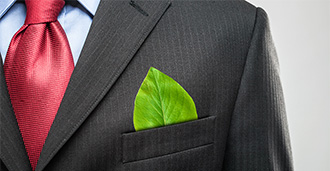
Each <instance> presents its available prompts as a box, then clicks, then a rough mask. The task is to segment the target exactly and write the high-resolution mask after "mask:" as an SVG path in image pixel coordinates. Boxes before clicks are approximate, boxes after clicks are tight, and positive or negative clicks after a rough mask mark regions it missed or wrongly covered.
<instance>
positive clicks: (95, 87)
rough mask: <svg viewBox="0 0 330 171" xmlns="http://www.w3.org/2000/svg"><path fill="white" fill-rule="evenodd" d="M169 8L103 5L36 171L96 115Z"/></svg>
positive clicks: (156, 3)
mask: <svg viewBox="0 0 330 171" xmlns="http://www.w3.org/2000/svg"><path fill="white" fill-rule="evenodd" d="M136 5H138V7H137V6H136ZM169 5H170V2H168V1H136V2H135V3H133V4H132V3H131V4H130V1H129V0H120V1H109V0H102V1H101V2H100V5H99V7H98V10H97V12H96V14H95V17H94V19H93V23H92V26H91V29H90V32H89V34H88V36H87V39H86V43H85V45H84V48H83V50H82V53H81V56H80V57H79V61H78V63H77V65H76V67H75V69H74V71H73V73H72V76H71V79H70V82H69V85H68V87H67V90H66V92H65V94H64V97H63V100H62V103H61V105H60V108H59V110H58V113H57V115H56V117H55V120H54V122H53V125H52V127H51V129H50V131H49V133H48V137H47V139H46V142H45V144H44V147H43V149H42V152H41V154H40V158H39V161H38V164H37V167H36V171H41V170H43V169H44V168H45V167H46V165H47V164H48V163H49V162H50V160H51V159H52V158H53V157H54V156H55V154H56V153H57V152H58V151H59V150H60V149H61V147H62V146H63V145H64V144H65V143H66V142H67V141H68V139H69V138H70V137H71V136H72V134H73V133H74V132H75V131H76V130H77V129H78V128H79V126H80V125H81V124H82V123H83V122H84V120H85V119H86V118H87V117H88V115H89V114H90V113H91V112H92V111H93V110H94V108H95V107H96V106H97V104H98V103H99V102H100V101H101V99H102V98H103V97H104V96H105V94H106V93H107V92H108V91H109V90H110V88H111V87H112V86H113V84H114V83H115V81H116V80H117V78H118V77H119V76H120V75H121V73H122V72H123V71H124V69H125V68H126V66H127V65H128V63H129V62H130V61H131V59H132V58H133V56H134V54H135V53H136V51H137V50H138V49H139V47H140V46H141V45H142V43H143V42H144V40H145V39H146V37H147V36H148V34H149V33H150V32H151V30H152V29H153V28H154V26H155V25H156V23H157V22H158V20H159V19H160V18H161V16H162V15H163V13H164V12H165V11H166V9H167V8H168V7H169ZM134 6H135V7H134ZM141 9H142V11H141ZM143 10H144V11H143Z"/></svg>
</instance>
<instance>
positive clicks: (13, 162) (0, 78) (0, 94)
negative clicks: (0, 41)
mask: <svg viewBox="0 0 330 171" xmlns="http://www.w3.org/2000/svg"><path fill="white" fill-rule="evenodd" d="M0 58H1V63H0V124H1V125H0V129H1V130H0V131H1V132H0V138H1V140H0V141H1V147H0V158H1V160H2V161H3V163H4V164H5V165H6V167H7V168H8V169H9V170H10V171H17V170H22V171H28V170H32V168H31V165H30V161H29V158H28V156H27V153H26V150H25V146H24V143H23V138H22V136H21V133H20V131H19V128H18V124H17V120H16V116H15V113H14V111H13V109H12V106H11V102H10V98H9V94H8V90H7V84H6V81H5V75H4V71H3V61H2V57H1V54H0Z"/></svg>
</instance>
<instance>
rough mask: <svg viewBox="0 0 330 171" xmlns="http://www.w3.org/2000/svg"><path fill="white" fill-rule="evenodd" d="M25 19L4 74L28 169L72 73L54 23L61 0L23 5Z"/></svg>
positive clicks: (69, 58) (60, 32) (27, 0)
mask: <svg viewBox="0 0 330 171" xmlns="http://www.w3.org/2000/svg"><path fill="white" fill-rule="evenodd" d="M25 3H26V7H27V14H26V19H25V23H24V25H23V26H22V28H21V29H20V30H19V31H18V32H17V33H16V34H15V35H14V37H13V38H12V40H11V43H10V46H9V49H8V52H7V56H6V60H5V64H4V73H5V77H6V82H7V86H8V91H9V95H10V99H11V102H12V106H13V109H14V112H15V115H16V119H17V122H18V126H19V129H20V131H21V134H22V137H23V141H24V144H25V148H26V151H27V154H28V156H29V159H30V162H31V166H32V169H33V170H35V167H36V165H37V161H38V159H39V156H40V152H41V149H42V147H43V145H44V142H45V139H46V137H47V134H48V131H49V129H50V127H51V125H52V123H53V120H54V118H55V115H56V113H57V110H58V108H59V105H60V103H61V100H62V98H63V95H64V92H65V89H66V87H67V85H68V82H69V80H70V76H71V73H72V71H73V69H74V64H73V58H72V54H71V50H70V47H69V43H68V40H67V37H66V35H65V32H64V30H63V28H62V27H61V25H60V23H59V22H58V21H57V17H58V15H59V13H60V11H61V10H62V8H63V6H64V4H65V2H64V0H39V1H38V0H25Z"/></svg>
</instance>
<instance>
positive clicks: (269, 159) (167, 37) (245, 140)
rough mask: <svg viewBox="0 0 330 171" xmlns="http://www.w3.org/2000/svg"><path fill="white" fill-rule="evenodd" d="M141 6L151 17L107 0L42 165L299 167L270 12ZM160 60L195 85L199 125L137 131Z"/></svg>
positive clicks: (118, 170)
mask: <svg viewBox="0 0 330 171" xmlns="http://www.w3.org/2000/svg"><path fill="white" fill-rule="evenodd" d="M135 3H136V4H137V5H138V6H139V7H140V8H141V9H143V10H144V11H145V12H146V13H147V14H148V16H146V15H144V14H143V12H142V13H141V12H139V10H136V8H134V7H133V6H132V5H129V1H106V0H104V1H101V3H100V6H99V9H98V11H97V13H96V15H95V18H94V19H93V24H92V27H91V32H90V33H89V36H88V37H87V40H86V44H85V47H84V49H83V51H82V56H81V57H80V59H79V61H78V63H77V65H76V68H75V71H74V72H73V76H72V78H71V81H70V83H69V86H68V91H67V92H66V94H65V95H64V96H65V97H64V99H63V101H62V104H61V107H60V110H59V113H58V114H57V116H56V117H57V118H55V121H54V124H53V127H52V128H51V130H50V135H49V136H48V137H47V140H46V144H45V146H46V147H44V149H43V152H42V153H43V154H41V158H42V161H41V163H40V164H39V163H38V165H39V169H40V170H42V169H43V168H44V169H43V170H46V171H55V170H63V171H65V170H100V171H102V170H113V171H124V170H125V171H129V170H132V171H147V170H158V171H163V170H164V171H165V170H166V171H169V170H171V171H185V170H189V171H194V170H195V171H204V170H205V171H213V170H223V171H236V170H237V171H267V170H269V171H273V170H275V171H282V170H289V171H290V170H293V169H292V159H291V150H290V143H289V137H288V131H287V123H286V116H285V108H284V102H283V95H282V90H281V85H280V80H279V77H278V64H277V56H276V53H275V50H274V46H273V44H272V40H271V36H270V31H269V26H268V19H267V15H266V13H265V12H264V11H263V10H262V9H260V8H256V7H254V6H252V5H250V4H248V3H247V2H245V1H206V0H203V1H172V2H171V4H170V5H169V3H168V2H165V1H135ZM151 66H153V67H155V68H157V69H159V70H161V71H162V72H164V73H165V74H167V75H169V76H170V77H172V78H173V79H175V80H176V81H177V82H179V83H180V85H182V86H183V87H184V88H185V89H186V90H187V92H188V93H189V94H190V95H191V96H192V98H193V100H194V101H195V104H196V108H197V113H198V115H199V118H200V120H199V121H198V122H196V123H183V124H179V125H176V126H175V127H167V128H166V127H164V128H157V129H150V130H148V131H147V132H134V127H133V108H134V98H135V95H136V93H137V91H138V89H139V87H140V85H141V83H142V81H143V79H144V77H145V76H146V74H147V71H148V69H149V67H151ZM210 121H212V122H210ZM2 129H4V128H2ZM4 130H5V129H4ZM180 130H182V131H180ZM207 130H209V131H207ZM205 131H206V132H205ZM194 133H195V134H194ZM175 137H180V138H175ZM183 137H184V139H182V138H183ZM160 140H162V141H160ZM183 142H185V143H183ZM7 158H9V157H5V159H7ZM1 160H2V161H3V162H4V164H6V165H9V166H13V165H14V164H10V162H8V161H4V160H3V158H1ZM7 163H9V164H7ZM7 168H8V167H7ZM8 169H10V168H8ZM37 169H38V166H37ZM11 170H13V169H11Z"/></svg>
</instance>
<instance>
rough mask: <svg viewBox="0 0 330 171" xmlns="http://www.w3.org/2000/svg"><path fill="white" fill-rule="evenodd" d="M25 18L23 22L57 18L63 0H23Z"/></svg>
mask: <svg viewBox="0 0 330 171" xmlns="http://www.w3.org/2000/svg"><path fill="white" fill-rule="evenodd" d="M25 4H26V18H25V24H26V25H28V24H39V23H47V22H53V21H56V20H57V17H58V15H59V14H60V12H61V10H62V8H63V7H64V4H65V1H64V0H25Z"/></svg>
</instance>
